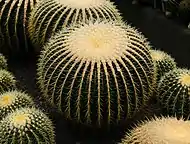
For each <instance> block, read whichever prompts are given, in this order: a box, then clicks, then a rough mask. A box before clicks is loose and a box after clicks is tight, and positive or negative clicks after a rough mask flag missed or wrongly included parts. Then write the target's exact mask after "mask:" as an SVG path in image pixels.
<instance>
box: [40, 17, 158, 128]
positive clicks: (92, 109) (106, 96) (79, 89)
mask: <svg viewBox="0 0 190 144" xmlns="http://www.w3.org/2000/svg"><path fill="white" fill-rule="evenodd" d="M149 49H150V45H149V43H148V42H147V40H146V39H145V38H144V36H143V35H142V34H141V33H139V32H138V31H137V30H136V29H135V28H133V27H131V26H129V25H128V24H125V23H123V22H116V21H106V20H104V21H95V22H91V21H90V22H89V23H83V24H77V25H75V26H73V27H70V28H68V29H63V30H62V31H61V32H59V33H57V35H55V36H54V37H52V38H51V39H50V40H49V42H48V43H47V44H46V45H45V46H44V48H43V51H42V54H41V57H40V59H39V64H38V82H39V85H40V88H41V91H42V92H43V95H44V96H45V97H46V99H47V100H50V103H51V104H53V105H56V106H57V107H58V108H59V109H60V110H61V111H63V112H64V114H65V115H66V117H67V118H69V119H73V120H76V121H77V122H82V123H86V124H97V125H98V126H101V125H102V123H106V124H111V123H114V124H115V123H119V122H120V121H121V120H124V119H127V118H129V117H131V116H133V115H134V114H135V113H136V112H137V111H138V109H139V108H140V107H141V106H142V105H143V104H144V103H145V102H146V100H147V99H148V98H149V96H150V94H151V92H152V87H153V85H154V81H155V77H154V66H153V61H152V58H151V55H150V51H149Z"/></svg>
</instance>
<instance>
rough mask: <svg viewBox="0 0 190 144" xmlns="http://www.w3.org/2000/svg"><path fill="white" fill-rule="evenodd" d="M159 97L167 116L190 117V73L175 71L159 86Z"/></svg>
mask: <svg viewBox="0 0 190 144" xmlns="http://www.w3.org/2000/svg"><path fill="white" fill-rule="evenodd" d="M158 97H159V101H160V103H161V105H162V108H163V110H164V111H165V112H166V114H169V115H175V116H178V117H183V118H188V117H189V115H190V99H189V97H190V71H189V70H187V69H174V70H172V71H170V72H169V73H167V74H166V75H165V76H164V77H163V78H162V79H161V81H160V83H159V86H158Z"/></svg>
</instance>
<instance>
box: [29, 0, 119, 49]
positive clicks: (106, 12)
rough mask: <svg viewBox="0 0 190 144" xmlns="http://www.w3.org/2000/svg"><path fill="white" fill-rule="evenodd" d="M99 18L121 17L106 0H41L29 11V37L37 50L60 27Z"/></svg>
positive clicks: (114, 7) (115, 18)
mask: <svg viewBox="0 0 190 144" xmlns="http://www.w3.org/2000/svg"><path fill="white" fill-rule="evenodd" d="M100 18H102V19H110V20H120V19H121V17H120V13H119V12H118V10H117V9H116V6H115V5H114V4H113V2H110V1H108V0H82V1H79V0H43V1H41V2H39V3H38V4H37V6H36V7H35V9H34V10H33V11H32V13H31V16H30V20H29V34H30V38H31V41H32V43H33V44H34V46H35V47H36V48H37V49H36V51H39V47H42V46H43V44H44V43H45V42H46V41H47V40H48V39H49V38H50V37H51V36H52V35H53V34H54V33H55V32H57V31H59V30H60V29H61V28H63V27H65V26H69V25H70V24H75V23H78V22H85V21H88V20H97V19H98V20H99V19H100Z"/></svg>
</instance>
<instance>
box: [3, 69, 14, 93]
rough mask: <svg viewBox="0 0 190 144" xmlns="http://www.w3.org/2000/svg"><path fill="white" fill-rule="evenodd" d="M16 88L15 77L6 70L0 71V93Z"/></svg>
mask: <svg viewBox="0 0 190 144" xmlns="http://www.w3.org/2000/svg"><path fill="white" fill-rule="evenodd" d="M15 88H16V80H15V77H14V76H13V75H12V73H10V72H9V71H7V70H4V69H0V92H4V91H8V90H12V89H15Z"/></svg>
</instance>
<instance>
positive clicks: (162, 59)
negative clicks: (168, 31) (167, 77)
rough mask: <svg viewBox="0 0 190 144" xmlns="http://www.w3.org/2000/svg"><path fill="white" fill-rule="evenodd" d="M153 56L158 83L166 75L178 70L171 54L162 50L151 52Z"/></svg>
mask: <svg viewBox="0 0 190 144" xmlns="http://www.w3.org/2000/svg"><path fill="white" fill-rule="evenodd" d="M150 52H151V56H152V59H153V62H154V64H155V71H156V75H157V82H158V81H159V80H160V79H161V77H162V76H164V74H166V73H167V72H169V71H171V70H173V69H175V68H176V62H175V60H174V58H172V57H171V56H170V55H169V54H167V53H165V52H163V51H160V50H151V51H150Z"/></svg>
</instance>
